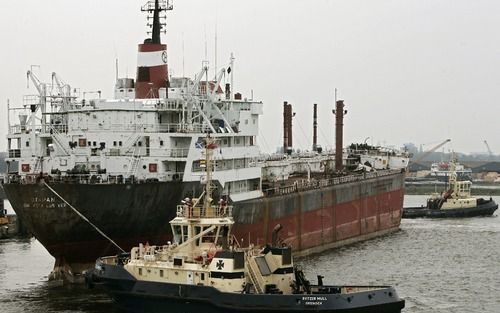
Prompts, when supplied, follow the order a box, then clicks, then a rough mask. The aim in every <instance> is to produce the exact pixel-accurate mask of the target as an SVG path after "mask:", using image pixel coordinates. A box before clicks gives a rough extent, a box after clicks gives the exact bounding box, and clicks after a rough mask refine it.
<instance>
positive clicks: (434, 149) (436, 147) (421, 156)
mask: <svg viewBox="0 0 500 313" xmlns="http://www.w3.org/2000/svg"><path fill="white" fill-rule="evenodd" d="M450 141H451V139H446V140H445V141H443V142H440V143H439V144H438V145H436V146H434V147H432V148H431V149H429V150H427V151H425V152H424V153H422V154H421V155H419V156H418V158H416V159H415V160H413V161H412V162H413V163H418V162H420V161H422V160H423V159H425V158H426V157H427V156H429V154H431V153H432V152H434V151H436V150H437V149H439V148H441V147H442V146H444V145H445V144H447V143H448V142H450Z"/></svg>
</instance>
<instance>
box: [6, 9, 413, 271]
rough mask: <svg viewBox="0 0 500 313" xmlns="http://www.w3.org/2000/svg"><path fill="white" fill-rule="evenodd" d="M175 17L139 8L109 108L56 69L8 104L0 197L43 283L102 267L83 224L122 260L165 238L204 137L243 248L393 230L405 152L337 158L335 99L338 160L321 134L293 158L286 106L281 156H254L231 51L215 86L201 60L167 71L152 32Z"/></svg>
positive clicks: (198, 164)
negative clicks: (130, 50) (130, 75)
mask: <svg viewBox="0 0 500 313" xmlns="http://www.w3.org/2000/svg"><path fill="white" fill-rule="evenodd" d="M172 8H173V7H172V3H171V2H170V1H165V0H164V1H159V0H156V1H149V2H148V3H146V4H145V5H144V6H143V7H142V10H143V11H145V12H147V13H148V15H149V16H148V20H152V23H151V27H152V31H151V34H152V36H151V38H148V39H146V40H145V41H144V43H142V44H139V49H138V54H139V55H138V68H137V77H136V79H135V80H134V79H119V78H118V77H117V82H116V85H115V99H113V100H104V99H101V98H100V95H99V97H97V98H96V99H87V98H86V96H85V95H87V96H88V93H87V94H85V93H84V96H83V98H82V97H80V96H79V95H78V94H76V93H75V90H76V89H73V88H71V87H70V86H69V85H68V84H65V83H64V82H63V81H62V80H61V78H60V77H59V75H57V74H56V73H53V74H52V83H51V84H48V83H42V82H41V81H40V80H39V79H38V77H37V76H36V75H35V74H34V73H33V72H31V71H29V72H28V77H29V78H30V79H31V81H32V82H33V84H34V86H35V88H36V89H37V91H38V94H37V95H34V96H26V97H25V98H24V103H23V105H22V106H19V108H16V107H14V106H9V108H8V114H9V133H8V152H9V157H8V158H7V164H8V165H9V166H10V168H9V175H8V177H7V181H6V182H5V184H4V189H5V192H6V195H7V197H8V199H9V201H10V202H11V204H12V207H13V209H14V210H15V211H16V213H17V215H18V217H19V219H20V220H21V221H22V222H23V224H24V225H25V226H26V227H27V229H28V230H29V231H30V232H31V233H32V234H33V235H34V236H35V237H36V238H37V239H38V240H39V241H40V242H41V243H42V244H43V245H44V246H45V248H46V249H47V250H48V251H49V253H50V254H51V255H53V256H54V257H55V259H56V262H55V266H54V270H53V272H52V275H51V278H53V279H59V278H65V279H69V280H70V281H71V280H75V279H78V278H79V277H80V276H79V275H78V274H80V273H82V271H84V270H85V269H87V268H89V267H91V266H93V264H94V262H95V260H96V258H97V257H99V256H103V255H109V254H113V253H115V252H117V251H116V250H115V249H116V248H115V246H114V245H113V244H111V243H110V242H109V241H108V240H106V239H105V238H103V237H102V236H101V234H99V233H98V232H97V231H96V229H95V228H93V227H92V226H91V225H90V224H89V223H88V222H86V221H84V219H83V218H82V216H84V217H85V218H86V219H88V221H90V222H91V223H92V224H93V225H95V226H96V227H98V228H99V229H100V230H102V232H103V233H105V234H107V235H108V236H109V237H110V238H112V239H113V240H114V241H115V242H116V243H117V244H118V245H120V246H121V247H123V248H124V249H125V250H128V249H130V248H131V247H132V246H133V245H134V244H136V243H137V242H148V243H150V244H161V243H164V242H166V241H167V240H169V239H170V238H171V234H170V233H169V225H168V221H169V220H171V219H172V217H173V216H174V215H175V212H176V208H175V205H173V204H177V203H179V201H181V200H182V199H185V198H189V197H192V195H195V194H197V192H199V191H200V190H201V189H202V182H203V180H204V175H203V168H204V163H203V155H202V153H203V149H202V148H203V138H204V137H205V135H206V133H210V134H211V136H212V137H213V138H216V139H217V141H218V147H217V149H216V154H215V161H216V165H215V170H214V173H213V179H214V181H216V186H215V187H216V189H217V191H216V192H215V194H216V198H215V199H214V201H218V200H219V199H221V201H229V202H231V203H232V204H233V205H234V212H233V214H234V218H235V221H236V225H235V227H234V234H235V236H236V238H238V240H239V241H240V244H241V245H247V244H250V243H253V244H263V243H266V242H268V241H269V240H270V236H271V233H272V229H273V228H274V227H275V225H276V224H278V223H279V224H281V225H282V226H283V229H284V232H283V238H282V239H283V240H285V241H286V242H287V243H289V244H291V245H292V246H293V247H294V249H295V250H296V251H298V252H299V253H302V254H306V253H311V252H319V251H321V250H324V249H327V248H331V247H336V246H339V245H343V244H348V243H352V242H356V241H360V240H365V239H368V238H373V237H375V236H379V235H383V234H386V233H389V232H391V231H395V230H397V229H398V228H399V224H400V220H401V210H402V206H403V194H404V175H405V174H404V172H405V169H406V166H407V163H408V158H407V156H406V155H405V154H397V153H395V152H393V151H392V152H388V151H382V150H378V153H374V151H375V150H373V149H371V150H370V151H369V153H368V152H363V151H358V150H355V149H354V150H346V151H345V153H342V151H343V149H342V123H343V114H344V104H343V102H342V101H337V102H336V118H337V123H336V124H337V126H336V137H337V139H336V151H337V152H338V153H337V154H335V155H334V153H333V151H330V150H327V149H321V147H319V146H318V145H317V143H316V136H314V145H313V149H312V151H311V152H307V153H296V152H294V151H293V149H292V147H293V145H292V122H291V121H292V109H291V105H290V104H287V103H285V105H284V106H283V107H284V115H283V116H284V128H283V133H284V144H283V153H281V154H273V155H263V154H262V153H261V152H260V150H259V147H258V145H257V136H258V129H259V116H260V115H261V114H262V112H263V103H262V102H260V101H254V100H253V99H250V100H249V99H247V98H245V97H243V96H242V95H241V94H240V93H237V92H236V91H235V89H234V79H233V75H234V72H235V71H234V62H235V59H234V57H233V56H232V55H231V57H230V59H229V62H228V66H226V67H225V68H222V69H220V70H219V71H218V73H217V75H216V76H215V77H214V78H212V77H209V75H208V63H207V62H204V63H203V66H202V68H201V70H200V72H199V73H198V74H197V75H196V76H195V78H194V79H190V78H186V77H171V76H170V75H169V74H168V65H167V50H166V45H165V44H162V42H161V33H162V32H163V31H164V30H165V29H164V26H165V25H164V24H163V23H162V21H164V18H165V15H166V13H167V12H168V11H170V10H172ZM314 116H316V111H315V113H314ZM14 119H18V122H17V121H16V122H12V123H11V121H14ZM315 125H316V122H315ZM315 129H316V128H315ZM16 162H17V163H16ZM14 166H15V167H16V168H14ZM351 169H356V171H350V170H351ZM75 210H76V211H78V213H79V214H77V212H75ZM80 215H81V216H80Z"/></svg>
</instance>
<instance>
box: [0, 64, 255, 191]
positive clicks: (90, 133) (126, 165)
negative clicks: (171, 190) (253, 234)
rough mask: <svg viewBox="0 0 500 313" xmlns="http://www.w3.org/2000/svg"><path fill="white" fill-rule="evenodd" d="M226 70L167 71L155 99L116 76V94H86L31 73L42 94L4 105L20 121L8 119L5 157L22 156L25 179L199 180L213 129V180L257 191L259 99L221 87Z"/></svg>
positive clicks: (227, 188) (236, 188)
mask: <svg viewBox="0 0 500 313" xmlns="http://www.w3.org/2000/svg"><path fill="white" fill-rule="evenodd" d="M232 62H234V59H233V58H232V59H231V63H232ZM229 68H231V67H229ZM226 74H227V73H226V69H222V70H221V71H220V72H219V75H218V78H217V81H209V80H208V78H207V77H208V67H207V66H205V67H203V69H202V71H200V73H198V75H196V78H195V79H189V78H171V79H170V86H169V88H168V92H167V90H165V89H164V90H161V89H160V98H149V99H134V98H131V99H130V98H128V96H130V93H131V92H132V90H133V88H132V86H133V84H134V82H133V81H132V80H130V79H129V80H125V79H120V80H118V83H117V87H116V90H115V95H116V96H117V98H116V99H112V100H105V99H92V100H86V99H81V98H77V97H76V96H74V95H73V94H72V93H71V91H72V89H71V88H70V87H69V85H62V86H61V85H59V88H55V87H57V85H56V86H54V85H51V84H44V83H40V82H39V80H38V79H37V78H36V76H35V75H34V74H33V73H31V72H28V76H29V77H30V78H31V79H32V80H33V82H34V83H35V84H36V85H35V86H36V88H37V90H39V91H40V93H39V94H38V95H37V96H26V97H25V102H24V109H18V108H10V109H9V111H10V112H9V113H11V114H10V115H14V114H12V113H14V112H15V114H17V115H18V117H19V123H18V124H15V125H11V124H10V123H9V135H8V145H9V147H8V149H9V159H8V160H11V161H14V160H16V161H19V174H20V177H21V179H22V180H26V181H27V182H30V181H31V180H33V179H35V176H39V175H40V174H41V173H44V174H49V175H50V176H51V177H53V178H54V179H59V178H63V177H72V178H74V179H78V178H82V179H88V177H89V175H90V178H91V179H92V180H95V182H99V183H106V182H111V183H113V182H118V181H129V180H130V181H134V180H135V181H160V182H165V181H187V182H189V181H200V176H201V171H202V166H203V164H200V159H201V151H202V149H201V148H202V141H201V138H202V137H203V134H204V133H206V132H210V133H212V134H213V136H214V137H216V138H217V139H219V142H220V146H219V149H218V150H217V153H216V156H215V157H216V160H217V165H216V169H215V173H214V179H215V180H217V181H218V182H219V183H220V184H221V187H222V188H223V189H224V193H225V194H228V193H229V192H230V193H231V196H232V197H235V198H237V199H238V200H244V199H248V198H255V197H259V196H261V191H260V184H261V181H260V180H261V169H260V165H259V163H257V162H256V159H257V157H258V155H259V149H258V147H257V145H256V137H257V134H258V127H259V115H260V114H262V107H263V104H262V102H256V101H252V100H247V99H241V95H240V94H236V95H234V94H233V93H232V92H231V91H230V84H226V85H225V87H226V89H225V92H223V91H222V90H221V88H220V85H221V82H222V79H223V77H224V76H228V75H226ZM232 74H233V73H231V74H230V75H231V76H232ZM53 77H54V78H55V77H57V75H56V74H53ZM58 81H60V80H58ZM127 83H128V87H130V88H126V87H127V86H126V84H127ZM207 86H208V88H207ZM49 90H50V91H49ZM122 91H123V92H122Z"/></svg>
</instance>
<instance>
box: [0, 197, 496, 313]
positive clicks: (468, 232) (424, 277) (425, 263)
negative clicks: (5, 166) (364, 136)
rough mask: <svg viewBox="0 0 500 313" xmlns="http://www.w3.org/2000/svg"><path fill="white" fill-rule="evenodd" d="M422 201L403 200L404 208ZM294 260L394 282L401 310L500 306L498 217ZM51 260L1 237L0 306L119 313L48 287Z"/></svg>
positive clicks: (332, 272)
mask: <svg viewBox="0 0 500 313" xmlns="http://www.w3.org/2000/svg"><path fill="white" fill-rule="evenodd" d="M494 198H495V200H496V201H497V203H498V202H500V197H494ZM424 202H425V196H407V197H406V198H405V205H406V206H414V205H420V204H423V203H424ZM7 207H8V204H7ZM497 214H499V212H497V213H496V215H497ZM297 263H300V264H301V265H302V267H303V268H304V271H305V273H306V276H307V277H308V278H309V279H311V280H313V281H315V280H316V273H320V274H322V275H323V276H325V278H324V281H325V283H334V284H377V285H380V284H388V285H393V286H395V287H396V290H397V292H398V293H399V295H400V296H401V297H402V298H404V299H405V300H406V309H405V310H404V311H403V312H415V313H416V312H437V313H452V312H453V313H457V312H464V313H470V312H488V313H489V312H491V313H498V312H500V273H499V269H500V266H499V265H500V218H499V217H497V216H494V217H483V218H467V219H442V220H428V219H416V220H403V221H402V223H401V231H399V232H397V233H394V234H391V235H389V236H385V237H383V238H378V239H374V240H370V241H367V242H364V243H359V244H355V245H352V246H349V247H344V248H340V249H336V250H332V251H328V252H325V253H322V254H319V255H315V256H311V257H308V258H303V259H300V260H297ZM52 266H53V259H52V257H51V256H50V255H49V254H48V253H47V251H46V250H45V248H43V246H42V245H41V244H40V243H39V242H38V241H36V240H34V239H25V240H6V241H0V312H1V313H17V312H28V313H41V312H67V313H79V312H88V313H90V312H92V313H105V312H106V313H108V312H112V313H119V312H118V310H116V309H115V308H114V306H113V304H112V302H111V300H110V299H109V298H108V297H107V296H106V295H104V294H102V293H99V292H97V291H94V290H93V291H89V290H86V289H84V288H83V287H78V286H77V287H75V286H73V287H53V286H49V284H48V283H47V274H48V273H49V272H50V270H51V268H52Z"/></svg>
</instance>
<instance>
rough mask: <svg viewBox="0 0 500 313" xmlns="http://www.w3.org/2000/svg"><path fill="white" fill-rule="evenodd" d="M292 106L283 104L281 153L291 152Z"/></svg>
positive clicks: (286, 103)
mask: <svg viewBox="0 0 500 313" xmlns="http://www.w3.org/2000/svg"><path fill="white" fill-rule="evenodd" d="M292 146H293V142H292V105H291V104H288V102H286V101H285V102H284V103H283V153H288V154H290V153H291V152H292Z"/></svg>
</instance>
